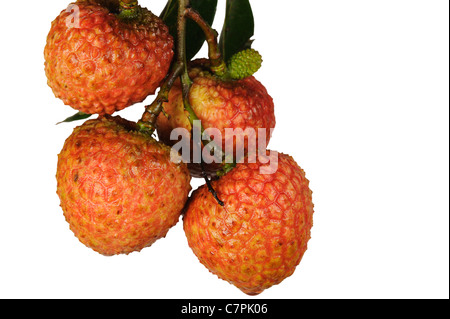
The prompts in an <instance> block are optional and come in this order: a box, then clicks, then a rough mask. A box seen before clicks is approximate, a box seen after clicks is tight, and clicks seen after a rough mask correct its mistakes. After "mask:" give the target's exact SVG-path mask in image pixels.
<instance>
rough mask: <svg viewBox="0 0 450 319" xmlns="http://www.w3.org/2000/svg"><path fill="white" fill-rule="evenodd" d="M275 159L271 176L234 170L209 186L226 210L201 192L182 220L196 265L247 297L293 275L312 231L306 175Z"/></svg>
mask: <svg viewBox="0 0 450 319" xmlns="http://www.w3.org/2000/svg"><path fill="white" fill-rule="evenodd" d="M275 154H277V155H275V156H278V158H279V159H278V161H279V163H278V170H277V171H276V172H275V173H274V174H269V175H264V174H261V172H260V168H261V167H262V166H265V165H264V164H260V163H259V162H258V163H256V164H238V165H237V167H236V168H235V169H234V170H232V171H231V172H229V173H228V174H227V175H225V176H224V177H223V178H221V179H220V180H218V181H215V182H213V183H212V186H213V188H214V189H215V190H216V192H217V194H218V197H219V198H220V199H221V200H222V201H224V202H225V206H224V207H222V206H220V205H218V204H217V202H216V201H215V199H214V198H213V196H212V195H211V194H210V193H209V191H208V188H207V187H206V186H202V187H200V188H199V189H197V190H196V191H195V192H194V193H193V195H192V197H191V199H190V201H189V203H188V206H187V209H186V212H185V216H184V230H185V233H186V236H187V239H188V243H189V246H190V247H191V248H192V250H193V252H194V253H195V255H196V256H197V257H198V258H199V260H200V262H201V263H202V264H203V265H204V266H206V268H208V269H209V270H210V271H211V272H212V273H213V274H216V275H217V276H218V277H219V278H221V279H224V280H226V281H228V282H229V283H231V284H233V285H235V286H236V287H238V288H239V289H241V290H242V291H243V292H244V293H246V294H249V295H257V294H259V293H261V292H262V291H263V290H264V289H267V288H269V287H271V286H272V285H276V284H278V283H280V282H281V281H283V280H284V279H285V278H286V277H288V276H290V275H291V274H292V273H293V272H294V270H295V268H296V266H297V265H298V264H299V263H300V260H301V259H302V256H303V254H304V253H305V251H306V249H307V243H308V240H309V239H310V231H311V227H312V225H313V203H312V192H311V190H310V189H309V181H308V180H307V179H306V177H305V173H304V171H303V170H302V169H301V168H300V167H299V166H298V165H297V164H296V162H295V161H294V159H292V157H290V156H288V155H284V154H281V153H280V154H278V153H275ZM272 156H274V155H272ZM272 158H273V157H272Z"/></svg>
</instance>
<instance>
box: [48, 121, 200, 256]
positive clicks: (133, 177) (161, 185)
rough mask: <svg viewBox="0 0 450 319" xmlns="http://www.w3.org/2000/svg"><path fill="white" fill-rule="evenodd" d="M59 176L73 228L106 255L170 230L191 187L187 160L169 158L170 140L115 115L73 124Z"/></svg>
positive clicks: (149, 241) (123, 251)
mask: <svg viewBox="0 0 450 319" xmlns="http://www.w3.org/2000/svg"><path fill="white" fill-rule="evenodd" d="M56 179H57V194H58V196H59V198H60V201H61V207H62V209H63V212H64V216H65V219H66V221H67V222H68V223H69V226H70V229H71V230H72V231H73V233H74V234H75V236H76V237H77V238H78V239H79V240H80V241H81V242H82V243H83V244H84V245H86V246H87V247H90V248H92V249H93V250H94V251H96V252H98V253H100V254H103V255H106V256H111V255H116V254H129V253H131V252H134V251H140V250H141V249H143V248H144V247H148V246H150V245H152V244H153V243H154V242H155V241H156V240H158V239H160V238H162V237H164V236H165V235H166V234H167V232H168V230H169V229H170V228H171V227H172V226H174V225H175V224H176V223H177V222H178V220H179V217H180V214H181V211H182V209H183V207H184V205H185V202H186V200H187V198H188V195H189V192H190V190H191V186H190V179H191V177H190V175H189V171H188V169H187V167H186V165H185V164H184V163H180V164H176V163H174V162H172V161H171V149H170V148H169V147H168V146H166V145H164V144H162V143H159V142H157V141H156V140H154V139H153V138H151V137H150V136H149V135H147V134H144V133H140V132H138V131H137V126H136V123H133V122H129V121H127V120H125V119H122V118H120V117H111V116H105V117H101V118H99V119H94V120H89V121H87V122H85V123H84V124H83V125H81V126H79V127H77V128H75V129H74V131H73V133H72V135H71V136H70V137H69V138H68V139H67V140H66V141H65V143H64V147H63V149H62V151H61V153H60V154H59V155H58V165H57V173H56Z"/></svg>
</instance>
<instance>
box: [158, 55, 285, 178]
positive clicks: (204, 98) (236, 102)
mask: <svg viewBox="0 0 450 319" xmlns="http://www.w3.org/2000/svg"><path fill="white" fill-rule="evenodd" d="M202 62H203V61H202V60H200V61H195V62H194V64H193V65H194V67H193V68H192V69H191V70H190V72H189V75H190V77H191V79H192V81H193V84H192V87H191V91H190V94H189V102H190V104H191V106H192V109H193V110H194V112H195V114H196V115H197V117H198V118H199V119H200V120H201V124H202V126H203V128H204V129H209V128H216V129H218V130H219V132H220V134H221V137H222V141H220V140H219V141H218V140H216V137H213V138H214V140H215V142H216V143H217V144H218V146H219V147H221V148H222V150H223V151H226V149H225V146H226V144H227V141H228V144H229V145H232V146H233V153H232V154H231V155H232V156H233V158H234V159H235V161H239V160H240V159H239V158H236V157H237V153H236V150H237V149H239V148H241V147H243V149H244V155H246V154H247V152H248V150H249V149H253V148H257V146H258V139H259V138H260V136H259V134H258V129H263V130H264V131H265V135H266V140H265V141H263V142H265V143H262V144H264V146H265V147H266V146H267V145H268V144H269V141H270V137H271V129H273V128H275V124H276V121H275V111H274V103H273V99H272V97H271V96H270V95H269V94H268V92H267V90H266V88H265V87H264V86H263V85H262V84H261V83H260V82H259V81H258V80H256V79H255V78H254V77H253V76H251V77H248V78H246V79H243V80H238V81H231V80H228V81H225V80H221V79H219V78H218V77H216V76H214V75H212V74H211V73H210V72H208V71H207V70H205V69H204V68H203V67H202ZM164 110H165V113H166V114H168V115H169V118H167V116H165V115H164V114H160V116H159V117H158V121H157V132H158V136H159V138H160V140H161V141H163V142H164V143H166V144H167V145H174V144H176V143H177V142H178V140H175V141H174V140H171V139H170V134H171V132H172V130H173V129H175V128H184V129H186V130H187V132H191V125H190V123H189V120H188V115H187V113H186V112H185V111H184V106H183V99H182V89H181V85H180V84H179V83H176V85H174V87H173V88H172V89H171V91H170V93H169V102H167V103H164ZM226 129H232V130H229V131H230V132H232V131H234V132H233V133H234V134H233V135H227V134H226ZM239 129H241V131H239ZM246 130H247V131H246ZM249 132H255V133H256V135H255V136H254V138H250V139H247V137H248V136H251V135H249ZM189 136H190V135H189ZM227 154H228V153H227ZM191 155H192V154H191ZM205 168H206V171H207V173H208V175H210V176H214V175H215V173H216V170H217V169H219V168H220V167H218V166H217V165H205ZM189 170H190V172H191V175H192V176H194V177H201V174H200V173H201V168H200V165H198V164H196V163H192V162H191V165H189Z"/></svg>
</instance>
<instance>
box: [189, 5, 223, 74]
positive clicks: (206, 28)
mask: <svg viewBox="0 0 450 319" xmlns="http://www.w3.org/2000/svg"><path fill="white" fill-rule="evenodd" d="M186 16H187V17H188V18H190V19H191V20H193V21H194V22H195V23H197V25H198V26H199V27H200V28H201V29H202V31H203V33H204V34H205V37H206V42H207V43H208V56H209V60H210V61H211V70H212V71H213V72H214V73H215V74H216V75H217V76H219V77H223V76H225V75H226V73H227V66H226V64H225V61H224V60H223V58H222V54H221V53H220V49H219V43H218V41H217V37H218V33H217V31H216V30H214V29H213V28H212V27H211V26H210V25H209V24H208V23H207V22H206V21H205V20H204V19H203V18H202V16H201V15H200V14H199V13H198V12H197V11H195V10H194V9H192V8H188V9H187V10H186Z"/></svg>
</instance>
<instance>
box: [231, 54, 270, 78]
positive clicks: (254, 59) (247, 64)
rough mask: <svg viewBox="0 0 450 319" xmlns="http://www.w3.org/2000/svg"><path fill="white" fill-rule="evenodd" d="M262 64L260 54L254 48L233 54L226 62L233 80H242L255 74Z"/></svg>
mask: <svg viewBox="0 0 450 319" xmlns="http://www.w3.org/2000/svg"><path fill="white" fill-rule="evenodd" d="M261 65H262V56H261V54H259V52H258V51H256V50H254V49H247V50H244V51H241V52H238V53H236V54H235V55H233V56H232V57H231V59H230V61H229V62H228V72H229V75H230V77H231V78H232V79H233V80H242V79H245V78H247V77H249V76H252V75H253V74H255V73H256V72H257V71H258V70H259V69H260V68H261Z"/></svg>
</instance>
